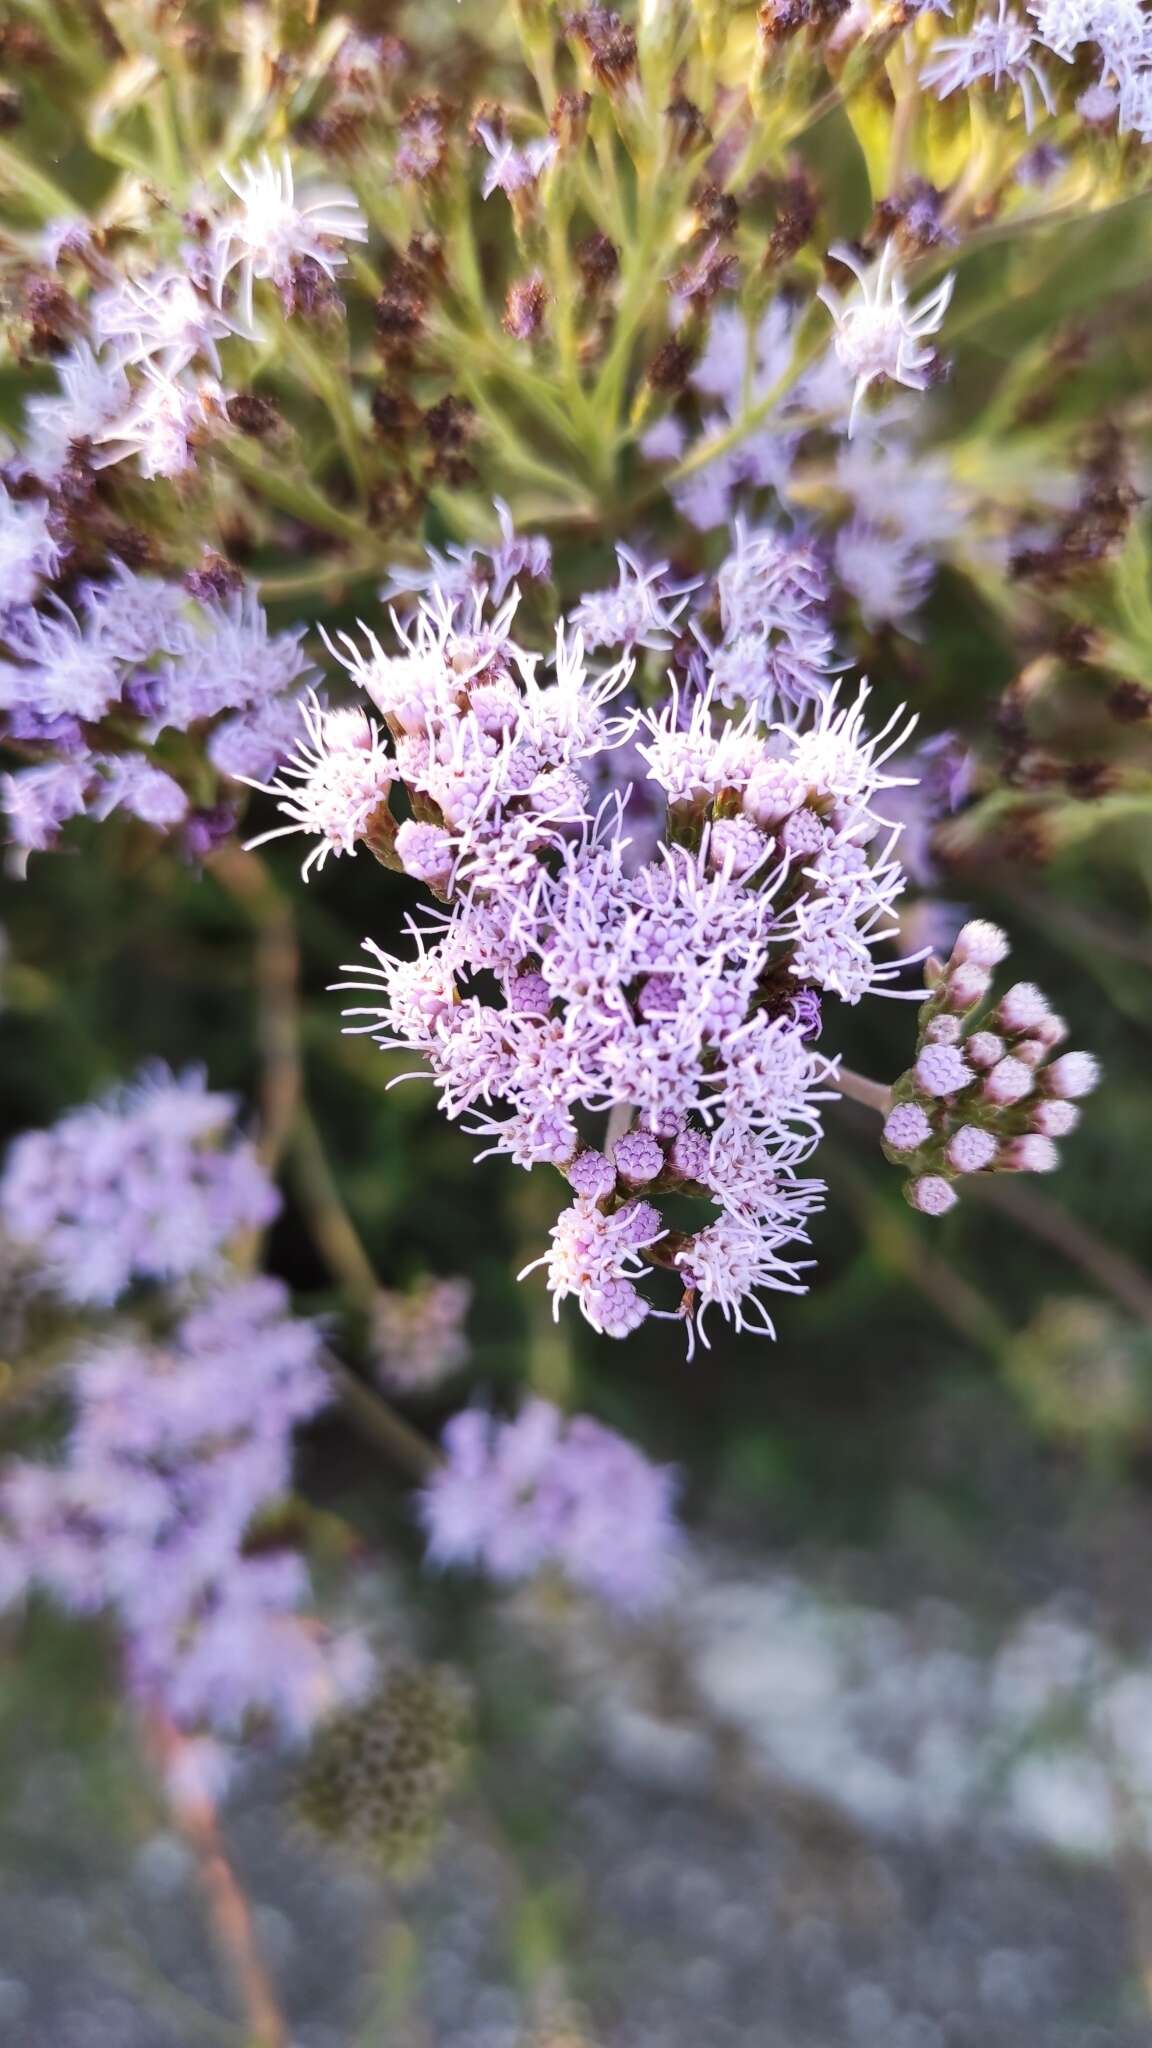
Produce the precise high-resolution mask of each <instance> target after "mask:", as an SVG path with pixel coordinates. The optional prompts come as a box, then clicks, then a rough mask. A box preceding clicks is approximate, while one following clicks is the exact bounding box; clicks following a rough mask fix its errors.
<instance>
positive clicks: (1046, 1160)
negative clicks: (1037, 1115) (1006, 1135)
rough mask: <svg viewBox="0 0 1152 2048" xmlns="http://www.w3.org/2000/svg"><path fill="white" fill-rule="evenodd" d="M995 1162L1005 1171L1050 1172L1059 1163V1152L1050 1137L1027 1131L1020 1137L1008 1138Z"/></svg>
mask: <svg viewBox="0 0 1152 2048" xmlns="http://www.w3.org/2000/svg"><path fill="white" fill-rule="evenodd" d="M996 1164H997V1166H998V1167H1000V1169H1001V1171H1002V1172H1005V1173H1052V1172H1054V1171H1055V1169H1056V1167H1057V1166H1059V1164H1060V1154H1059V1153H1058V1152H1057V1150H1056V1147H1055V1145H1054V1144H1053V1143H1052V1140H1051V1138H1046V1137H1044V1136H1043V1134H1042V1133H1038V1132H1035V1131H1029V1132H1027V1133H1026V1135H1025V1136H1024V1137H1022V1138H1012V1139H1010V1140H1009V1142H1008V1144H1007V1145H1005V1146H1004V1148H1003V1150H1002V1152H1001V1154H1000V1157H999V1159H998V1160H997V1162H996Z"/></svg>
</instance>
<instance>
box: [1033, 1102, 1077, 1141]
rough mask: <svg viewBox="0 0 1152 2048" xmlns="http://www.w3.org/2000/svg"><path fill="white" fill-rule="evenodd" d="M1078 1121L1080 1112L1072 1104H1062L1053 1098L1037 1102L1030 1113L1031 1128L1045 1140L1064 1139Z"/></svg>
mask: <svg viewBox="0 0 1152 2048" xmlns="http://www.w3.org/2000/svg"><path fill="white" fill-rule="evenodd" d="M1079 1121H1080V1111H1079V1110H1078V1109H1077V1107H1076V1104H1075V1103H1074V1102H1062V1101H1061V1100H1060V1098H1059V1097H1058V1096H1053V1097H1052V1098H1050V1099H1049V1100H1048V1101H1046V1102H1038V1103H1037V1104H1036V1106H1035V1108H1034V1109H1033V1111H1032V1128H1033V1130H1034V1131H1040V1132H1041V1133H1042V1135H1043V1136H1044V1137H1045V1138H1066V1137H1067V1136H1068V1133H1069V1131H1074V1130H1075V1128H1076V1126H1077V1124H1078V1123H1079Z"/></svg>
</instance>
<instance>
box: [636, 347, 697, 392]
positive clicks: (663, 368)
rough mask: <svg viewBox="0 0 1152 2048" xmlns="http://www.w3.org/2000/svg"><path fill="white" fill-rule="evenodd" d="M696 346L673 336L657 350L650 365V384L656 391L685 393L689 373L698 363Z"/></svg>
mask: <svg viewBox="0 0 1152 2048" xmlns="http://www.w3.org/2000/svg"><path fill="white" fill-rule="evenodd" d="M696 354H697V350H696V346H695V344H694V343H693V342H690V341H684V340H682V339H681V338H680V337H679V336H677V335H671V336H670V337H669V339H668V340H667V341H666V342H664V343H662V345H661V346H660V347H659V348H658V349H657V351H656V353H655V355H654V356H653V358H652V361H651V362H650V363H649V365H648V382H649V383H650V384H651V386H652V389H653V390H654V391H683V389H684V386H685V384H686V383H687V382H688V373H689V371H690V370H691V368H692V365H693V363H694V362H695V361H696Z"/></svg>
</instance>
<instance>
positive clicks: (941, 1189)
mask: <svg viewBox="0 0 1152 2048" xmlns="http://www.w3.org/2000/svg"><path fill="white" fill-rule="evenodd" d="M904 1194H905V1198H906V1200H907V1201H908V1202H909V1203H910V1204H911V1206H912V1207H913V1209H919V1211H920V1214H921V1215H922V1216H946V1215H947V1213H948V1211H949V1209H954V1208H955V1206H956V1202H957V1199H958V1198H957V1194H956V1190H955V1188H954V1187H953V1186H952V1183H951V1181H948V1180H945V1178H944V1176H943V1174H942V1173H922V1174H921V1175H920V1178H919V1180H907V1181H905V1183H904Z"/></svg>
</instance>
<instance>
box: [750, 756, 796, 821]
mask: <svg viewBox="0 0 1152 2048" xmlns="http://www.w3.org/2000/svg"><path fill="white" fill-rule="evenodd" d="M807 794H808V785H807V783H806V782H805V780H804V778H803V776H802V775H801V774H800V773H799V770H798V769H796V768H793V766H792V764H791V762H790V761H765V762H764V763H763V764H762V766H761V767H759V768H755V769H753V771H752V774H751V775H750V776H749V778H748V787H747V789H746V790H745V791H744V809H745V810H746V811H747V813H748V816H749V817H750V818H754V819H755V821H756V823H757V824H758V825H764V826H768V825H779V824H782V822H783V820H784V819H785V818H788V817H791V815H792V812H793V811H798V810H799V808H800V806H801V804H802V803H803V802H804V799H805V797H806V796H807Z"/></svg>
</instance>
